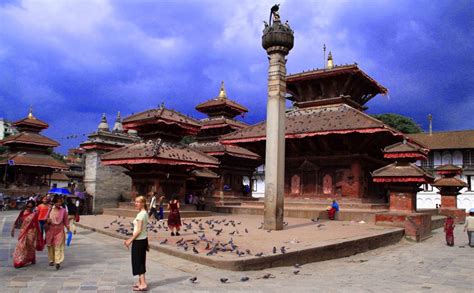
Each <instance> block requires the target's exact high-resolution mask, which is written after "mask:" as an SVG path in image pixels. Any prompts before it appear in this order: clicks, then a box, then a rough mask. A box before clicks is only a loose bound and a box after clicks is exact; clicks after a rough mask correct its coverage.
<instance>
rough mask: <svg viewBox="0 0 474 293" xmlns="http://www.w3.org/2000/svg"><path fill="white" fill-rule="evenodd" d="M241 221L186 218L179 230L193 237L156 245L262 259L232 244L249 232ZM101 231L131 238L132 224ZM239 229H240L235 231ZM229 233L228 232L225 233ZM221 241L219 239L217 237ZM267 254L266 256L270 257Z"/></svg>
mask: <svg viewBox="0 0 474 293" xmlns="http://www.w3.org/2000/svg"><path fill="white" fill-rule="evenodd" d="M311 221H312V222H314V223H315V224H317V227H318V228H320V227H321V226H324V224H320V223H319V218H317V219H311ZM241 225H242V223H241V222H236V221H235V220H228V219H225V218H224V219H219V220H216V219H207V220H203V219H202V218H201V219H186V220H183V221H182V227H181V228H182V231H183V232H188V231H192V233H193V234H194V235H195V236H194V237H193V238H191V239H186V240H185V238H184V237H182V238H179V239H178V240H177V241H174V240H170V239H171V238H165V239H164V240H162V241H160V242H159V244H160V245H169V246H175V247H177V248H178V249H183V250H184V251H189V252H190V253H194V254H196V255H198V254H203V255H206V256H215V255H217V254H223V253H230V254H235V255H237V256H238V257H242V256H252V255H253V256H256V257H262V256H264V255H265V253H264V252H257V253H255V254H252V252H251V251H250V250H249V249H243V248H239V246H238V245H237V244H236V243H235V242H234V240H233V237H238V236H243V235H245V234H248V233H249V229H248V228H246V227H241ZM284 226H288V223H287V222H284ZM103 228H104V229H106V230H107V229H109V230H115V232H117V233H119V234H122V235H125V236H131V235H132V232H133V223H132V222H128V223H127V218H126V217H121V216H118V217H117V218H116V219H115V220H113V221H112V222H110V223H109V224H108V225H106V226H104V227H103ZM239 229H240V230H239ZM257 229H260V230H263V223H261V224H260V226H259V227H257ZM168 230H169V229H168V226H167V225H166V221H157V220H154V221H150V222H148V225H147V231H148V233H152V234H158V233H159V232H160V231H161V232H165V233H167V232H168ZM225 230H227V231H225ZM229 231H230V232H229ZM270 232H271V230H267V233H270ZM225 233H227V234H228V235H230V240H229V241H224V242H222V240H218V239H217V240H216V239H215V238H219V236H224V235H225ZM220 238H222V237H220ZM287 250H288V248H287V247H285V246H282V247H276V246H273V249H272V251H271V253H273V254H277V253H282V254H284V253H286V252H287ZM271 253H268V254H270V255H271ZM294 267H295V270H294V271H293V274H294V275H298V274H299V272H300V270H299V269H300V268H301V265H299V264H295V265H294ZM272 278H275V276H274V275H272V274H270V273H266V274H264V275H262V276H261V277H258V278H257V279H272ZM189 280H190V282H191V283H197V277H192V278H190V279H189ZM248 280H250V278H249V277H247V276H244V277H241V278H240V282H246V281H248ZM220 282H221V283H228V282H229V279H228V278H221V279H220Z"/></svg>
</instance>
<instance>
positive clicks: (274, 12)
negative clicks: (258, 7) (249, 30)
mask: <svg viewBox="0 0 474 293" xmlns="http://www.w3.org/2000/svg"><path fill="white" fill-rule="evenodd" d="M279 9H280V4H275V5H273V6H272V8H271V9H270V20H269V24H270V25H272V20H273V21H280V13H279V12H278V10H279Z"/></svg>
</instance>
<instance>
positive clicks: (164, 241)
mask: <svg viewBox="0 0 474 293" xmlns="http://www.w3.org/2000/svg"><path fill="white" fill-rule="evenodd" d="M166 242H168V238H166V239H165V240H163V241H161V242H160V244H166Z"/></svg>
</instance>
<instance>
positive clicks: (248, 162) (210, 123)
mask: <svg viewBox="0 0 474 293" xmlns="http://www.w3.org/2000/svg"><path fill="white" fill-rule="evenodd" d="M196 110H198V111H199V112H201V113H204V114H206V115H207V116H208V117H207V118H204V119H201V120H200V123H201V125H202V126H201V129H200V131H199V132H198V134H197V135H196V142H194V143H192V144H190V146H191V147H192V148H194V149H196V150H199V151H202V152H204V153H206V154H208V155H211V156H213V157H215V158H217V159H218V160H219V161H220V164H219V168H218V169H217V170H216V173H217V174H218V175H219V176H218V178H215V179H214V180H213V182H212V183H211V184H210V185H209V186H207V187H206V188H205V191H206V192H207V194H206V197H207V200H208V201H209V203H211V204H213V205H223V204H224V203H225V202H226V201H227V202H229V201H230V202H236V201H239V200H242V199H249V198H250V190H251V186H248V187H247V188H245V187H244V186H242V181H243V176H247V177H249V178H251V177H252V174H253V172H254V170H255V168H256V167H257V166H258V165H260V164H261V163H262V160H261V158H260V156H259V155H258V154H256V153H254V152H251V151H249V150H247V149H244V148H242V147H239V146H234V145H223V144H222V143H221V142H220V141H219V137H220V136H221V135H224V134H227V133H231V132H233V131H236V130H239V129H242V128H245V127H247V126H248V125H247V124H246V123H244V122H242V121H239V120H237V119H235V117H236V116H238V115H243V114H244V113H246V112H248V110H247V108H245V107H244V106H242V105H240V104H238V103H237V102H234V101H232V100H231V99H229V98H228V97H227V93H226V90H225V87H224V82H222V84H221V88H220V90H219V95H218V96H217V97H216V98H214V99H211V100H208V101H206V102H204V103H201V104H199V105H197V106H196ZM246 189H247V190H246Z"/></svg>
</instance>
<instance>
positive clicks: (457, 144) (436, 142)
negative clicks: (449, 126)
mask: <svg viewBox="0 0 474 293" xmlns="http://www.w3.org/2000/svg"><path fill="white" fill-rule="evenodd" d="M409 136H410V137H411V138H413V139H415V140H416V141H418V142H420V143H421V144H423V145H425V146H426V147H427V148H429V149H430V150H431V151H430V153H429V157H428V160H426V161H424V162H421V166H422V167H423V168H425V169H426V170H429V171H432V172H434V169H435V168H437V167H439V166H441V165H445V164H453V165H456V166H459V167H462V168H463V173H462V175H461V177H460V178H461V179H462V180H463V181H464V182H466V183H467V184H468V187H466V188H463V189H462V190H461V191H460V192H461V194H460V195H458V197H457V200H458V207H459V208H463V209H466V211H467V210H469V209H471V208H474V130H463V131H443V132H434V133H432V134H429V133H417V134H410V135H409ZM434 175H436V174H434ZM423 189H424V190H423V191H421V192H419V193H418V195H417V207H418V208H421V209H433V208H436V205H439V204H441V196H440V195H439V194H438V189H436V187H433V186H431V185H429V184H425V185H424V186H423Z"/></svg>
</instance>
